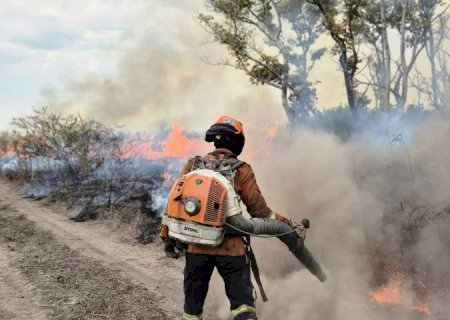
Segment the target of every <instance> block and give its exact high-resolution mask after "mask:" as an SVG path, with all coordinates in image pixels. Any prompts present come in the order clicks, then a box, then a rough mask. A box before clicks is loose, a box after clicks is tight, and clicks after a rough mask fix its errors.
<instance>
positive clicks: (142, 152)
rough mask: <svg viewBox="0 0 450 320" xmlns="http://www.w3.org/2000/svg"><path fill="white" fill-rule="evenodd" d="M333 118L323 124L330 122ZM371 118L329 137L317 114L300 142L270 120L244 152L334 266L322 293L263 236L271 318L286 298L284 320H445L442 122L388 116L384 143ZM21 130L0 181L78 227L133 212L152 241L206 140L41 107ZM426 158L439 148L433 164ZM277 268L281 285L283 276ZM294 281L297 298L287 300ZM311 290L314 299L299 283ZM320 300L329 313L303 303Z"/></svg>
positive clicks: (378, 123)
mask: <svg viewBox="0 0 450 320" xmlns="http://www.w3.org/2000/svg"><path fill="white" fill-rule="evenodd" d="M335 112H337V111H333V112H331V113H330V114H329V115H331V116H330V118H329V119H325V120H326V121H324V123H330V122H329V120H330V119H335V118H334V115H335ZM417 114H418V112H417V110H416V111H414V112H413V116H412V117H413V119H417ZM321 117H326V116H325V115H324V116H321ZM374 118H375V117H372V118H370V117H367V123H366V124H367V125H366V127H365V130H364V131H363V130H362V131H356V130H355V129H354V128H353V129H352V130H353V132H354V133H355V132H357V133H358V134H359V135H360V136H359V137H358V138H359V139H358V140H357V141H355V140H356V138H355V135H353V136H349V135H347V130H346V129H345V128H344V130H343V131H341V132H342V133H343V134H342V135H341V136H340V139H339V138H336V135H334V134H330V133H326V132H325V131H327V127H326V126H325V128H324V129H325V130H320V131H318V130H317V129H318V128H322V129H323V127H324V126H322V125H321V124H320V121H322V120H323V119H320V117H319V118H315V121H318V122H311V123H310V125H309V127H310V129H307V130H303V131H300V132H296V133H295V136H294V135H292V133H288V132H286V129H284V128H283V127H281V126H279V125H276V126H275V125H274V126H270V127H269V128H267V130H263V132H261V133H260V134H259V135H255V138H254V141H253V142H251V141H250V142H249V146H248V149H247V155H246V158H243V159H245V160H248V158H250V159H251V160H253V163H254V165H255V171H256V172H257V173H258V172H260V173H263V174H260V175H258V177H259V178H258V179H260V184H261V187H262V189H263V193H264V194H265V196H266V197H267V200H268V202H269V203H270V204H271V205H272V203H275V206H276V205H278V206H279V207H280V211H281V210H284V211H285V212H286V213H287V215H289V216H290V217H291V218H293V219H297V220H299V219H301V218H303V217H305V216H307V217H309V218H311V220H312V223H313V225H314V227H313V231H312V232H313V234H312V236H311V237H310V239H308V240H307V241H311V242H312V246H313V247H315V248H322V252H321V251H319V252H318V254H319V255H318V258H319V259H320V260H321V261H324V265H325V268H326V271H327V273H329V274H330V282H329V283H327V284H326V285H325V286H324V288H318V287H315V286H314V285H311V284H309V283H307V282H306V283H303V281H307V280H305V279H304V278H303V277H301V276H300V277H299V275H298V274H296V273H292V272H291V271H292V270H291V269H290V264H291V262H292V261H290V260H289V259H288V258H287V257H285V256H283V255H280V250H278V249H277V248H275V251H272V250H273V249H271V246H272V245H273V243H272V242H270V243H268V242H264V244H263V246H264V247H263V249H262V248H261V247H259V246H260V245H259V244H258V242H257V241H256V243H255V250H256V251H257V253H258V251H260V250H264V252H265V253H266V255H261V257H262V259H263V260H262V261H261V265H262V268H263V272H264V275H265V276H266V277H267V282H268V290H267V291H268V295H269V298H270V301H269V303H268V304H264V305H263V306H262V311H263V315H264V318H263V319H278V318H280V314H279V312H278V311H276V310H278V309H276V308H274V307H273V306H274V304H272V305H270V303H275V304H277V305H278V304H280V305H282V304H283V303H286V302H289V303H292V305H293V306H295V307H294V308H292V312H291V311H289V312H288V314H286V317H285V319H289V320H290V319H297V318H298V317H299V316H304V315H306V314H308V315H309V316H310V318H311V319H312V320H314V319H317V320H323V319H325V318H332V319H333V318H340V317H342V316H343V315H344V314H348V309H349V308H350V309H352V308H353V309H355V310H354V313H353V315H352V316H350V317H349V319H357V318H360V317H362V316H367V318H368V319H371V320H372V319H380V320H381V319H389V318H392V317H398V318H400V319H408V320H409V319H447V318H445V316H446V314H447V312H448V311H449V309H448V306H446V305H445V304H444V301H448V297H449V288H450V282H449V280H448V279H447V276H446V273H447V270H448V266H449V265H450V263H449V261H450V260H449V258H450V257H449V254H448V247H450V238H449V234H450V232H449V216H450V209H449V208H450V207H449V204H450V199H448V194H446V192H444V191H443V190H447V189H446V186H448V184H447V178H446V177H448V175H447V173H448V172H450V168H449V167H448V163H447V162H446V161H444V160H443V159H448V155H450V151H449V150H447V149H448V147H446V141H447V140H446V134H447V133H448V132H449V131H448V124H447V122H446V120H445V119H447V118H445V117H444V119H443V120H437V119H436V118H433V116H432V114H431V115H430V114H428V113H427V114H426V116H423V119H422V121H420V122H419V121H417V122H414V123H415V125H410V126H408V123H409V121H408V119H406V120H405V119H403V120H398V119H399V118H398V119H397V120H398V121H397V122H392V121H391V122H390V124H391V125H393V126H397V129H398V128H399V127H401V128H402V130H401V131H402V132H403V133H405V134H404V135H401V134H397V135H390V136H389V137H390V138H389V143H388V144H387V145H381V144H380V139H381V138H380V137H382V136H383V135H382V134H380V132H381V130H382V129H381V128H382V127H383V126H385V128H387V125H386V122H385V121H384V120H385V117H384V116H383V115H381V116H379V117H378V118H376V120H374ZM391 119H393V118H391ZM417 123H419V124H417ZM14 124H15V126H16V130H15V131H13V132H12V133H9V134H3V135H2V136H1V137H0V146H1V150H2V156H1V157H0V167H1V170H2V173H3V175H4V176H7V177H9V178H10V179H13V180H14V179H15V180H19V181H21V182H22V183H23V184H24V193H25V195H26V196H28V197H30V198H33V199H42V198H46V199H47V200H51V201H65V202H66V203H67V205H68V206H82V209H81V211H80V213H79V214H78V215H77V216H76V217H73V219H74V220H75V221H84V220H86V219H95V218H97V216H98V215H99V214H101V213H104V212H107V213H108V212H117V213H118V214H119V215H120V217H121V220H122V221H123V222H125V223H128V222H131V221H135V220H136V219H137V220H139V221H141V222H140V229H141V233H140V235H139V236H138V240H139V241H140V242H142V243H149V242H152V241H153V240H154V238H155V236H156V234H157V230H158V227H159V223H160V214H161V212H162V210H163V209H164V206H165V203H166V196H167V194H168V190H169V188H170V186H171V183H172V182H173V180H174V178H175V177H177V175H178V172H179V171H180V169H181V166H182V165H183V163H184V161H185V159H186V158H188V157H191V156H194V155H197V154H204V153H205V152H206V151H207V150H205V149H203V148H204V147H205V146H206V147H207V145H206V144H203V143H202V140H201V139H200V138H199V137H198V136H195V135H191V136H190V135H188V134H186V133H185V132H184V131H183V128H182V127H181V126H180V125H178V124H173V125H172V127H171V128H170V130H167V131H165V132H162V133H161V134H159V135H156V136H155V135H149V134H142V133H136V134H124V133H120V132H118V131H117V130H114V129H111V128H107V127H105V126H104V125H102V124H101V123H99V122H96V121H87V120H84V119H83V118H81V117H79V116H67V117H64V116H61V115H59V114H54V113H51V112H49V111H48V110H46V109H42V110H38V111H36V112H35V114H34V115H32V116H29V117H25V118H19V119H16V120H15V122H14ZM330 126H331V127H333V128H334V129H336V128H337V127H336V126H335V125H330ZM311 128H312V129H314V131H313V130H311ZM374 128H375V129H374ZM430 128H432V129H433V130H430ZM329 131H331V130H329ZM386 136H387V135H385V137H386ZM294 137H295V139H294ZM361 142H363V143H361ZM287 146H289V147H287ZM418 146H420V148H419V147H418ZM261 150H263V151H261ZM261 154H263V157H259V155H261ZM280 154H282V155H283V157H284V161H283V163H282V165H280V162H279V155H280ZM430 154H433V155H440V156H439V157H437V158H436V159H435V160H434V162H433V164H432V165H430V164H429V161H430ZM325 155H326V156H325ZM330 155H332V157H330ZM432 158H433V159H434V157H432ZM256 160H257V161H256ZM253 163H252V164H253ZM266 172H272V173H273V174H272V175H268V174H264V173H266ZM276 185H280V186H283V188H282V190H281V189H280V190H278V189H276V188H273V186H276ZM266 191H267V192H266ZM293 194H295V195H296V197H295V201H294V200H293V198H292V195H293ZM299 203H301V211H302V212H299V211H298V210H299ZM275 206H274V207H275ZM308 212H311V213H312V214H311V215H307V214H308ZM314 230H317V231H314ZM314 232H318V233H317V234H314ZM258 249H259V250H258ZM261 252H262V251H261ZM337 253H338V254H337ZM275 254H276V255H277V256H279V257H280V259H277V261H276V262H275V263H270V264H267V263H265V262H264V259H266V258H265V257H264V256H267V257H273V255H275ZM271 262H274V261H273V260H272V259H271ZM294 264H295V266H297V263H295V262H294V263H292V265H294ZM327 268H328V270H327ZM358 272H361V275H356V276H355V274H356V273H358ZM280 275H282V277H283V279H282V280H277V279H279V277H280ZM284 281H285V282H284ZM292 283H296V284H299V285H296V286H295V287H292V285H291V284H292ZM349 287H350V288H351V289H350V290H349ZM286 288H289V290H288V291H289V297H287V298H286V300H282V301H279V299H281V297H283V296H284V295H283V292H285V291H286ZM297 288H298V289H297ZM304 288H309V292H308V293H309V294H308V295H305V292H304V291H299V292H298V294H297V293H296V291H295V290H300V289H302V290H304ZM346 290H347V291H348V292H347V293H345V294H344V292H346ZM336 292H339V295H337V294H336ZM291 294H292V296H291ZM300 295H302V299H300V300H298V299H295V300H292V297H293V296H296V297H298V296H300ZM342 297H344V298H342ZM330 301H332V303H331V302H330ZM325 302H327V303H328V304H327V307H326V308H321V309H320V310H319V311H317V312H312V311H308V310H310V309H311V308H314V307H315V306H318V305H321V304H323V303H325ZM301 310H304V311H301ZM302 312H305V313H302Z"/></svg>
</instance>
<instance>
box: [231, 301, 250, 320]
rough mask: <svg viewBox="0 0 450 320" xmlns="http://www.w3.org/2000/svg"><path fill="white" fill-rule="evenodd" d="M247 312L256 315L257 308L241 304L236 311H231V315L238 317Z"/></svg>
mask: <svg viewBox="0 0 450 320" xmlns="http://www.w3.org/2000/svg"><path fill="white" fill-rule="evenodd" d="M246 312H254V313H256V308H254V307H252V306H249V305H247V304H241V305H240V306H239V307H237V308H236V309H233V310H231V313H232V314H233V317H237V316H238V315H240V314H242V313H246Z"/></svg>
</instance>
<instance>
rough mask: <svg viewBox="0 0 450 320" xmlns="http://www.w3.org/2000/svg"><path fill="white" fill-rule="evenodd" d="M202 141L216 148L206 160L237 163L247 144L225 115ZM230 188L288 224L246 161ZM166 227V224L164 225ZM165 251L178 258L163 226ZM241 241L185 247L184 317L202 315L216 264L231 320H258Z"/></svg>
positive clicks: (253, 209) (251, 207)
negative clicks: (269, 204) (262, 190)
mask: <svg viewBox="0 0 450 320" xmlns="http://www.w3.org/2000/svg"><path fill="white" fill-rule="evenodd" d="M205 140H206V141H207V142H213V143H214V147H215V150H214V151H212V152H211V153H209V154H208V155H207V157H209V158H216V159H223V158H224V159H227V160H228V161H230V162H231V161H236V160H237V156H239V155H240V154H241V152H242V149H243V147H244V144H245V137H244V130H243V126H242V123H241V122H239V121H237V120H235V119H233V118H230V117H227V116H222V117H220V118H219V119H218V120H217V121H216V123H214V124H213V125H212V126H211V127H210V128H209V130H208V131H207V132H206V136H205ZM192 165H193V163H192V160H191V161H189V162H187V163H186V165H185V166H184V168H183V170H182V172H181V175H184V174H187V173H188V172H190V171H191V168H192ZM234 189H235V191H236V193H237V194H238V195H239V196H240V198H241V200H242V202H243V203H244V204H245V206H246V208H247V212H248V213H249V214H250V215H251V216H252V217H255V218H271V219H276V220H280V221H282V222H284V223H287V224H290V220H289V219H287V218H285V217H283V216H282V215H280V214H278V213H274V212H273V211H272V210H271V209H270V208H269V207H268V206H267V204H266V201H265V200H264V197H263V196H262V194H261V191H260V189H259V187H258V184H257V183H256V179H255V174H254V172H253V170H252V168H251V166H250V165H248V164H246V163H244V164H243V165H241V166H240V167H239V168H238V169H237V170H236V174H235V177H234ZM163 229H164V227H163ZM161 234H162V237H163V239H165V252H166V254H167V255H168V256H170V257H177V253H176V252H175V242H174V241H171V239H167V230H166V231H164V230H162V233H161ZM244 241H245V239H244V238H243V237H242V236H241V235H233V234H226V235H225V238H224V240H223V242H222V244H221V245H220V246H218V247H206V246H200V245H194V244H189V245H187V250H186V265H185V268H184V313H183V316H182V319H183V320H197V319H202V312H203V304H204V302H205V298H206V295H207V292H208V285H209V281H210V278H211V275H212V273H213V271H214V268H217V271H218V272H219V274H220V276H221V277H222V278H223V281H224V283H225V291H226V295H227V297H228V299H229V301H230V309H231V313H232V315H233V317H234V319H235V320H249V319H256V309H255V300H254V297H253V285H252V282H251V275H250V272H251V268H250V265H249V263H248V259H247V258H246V246H245V243H244Z"/></svg>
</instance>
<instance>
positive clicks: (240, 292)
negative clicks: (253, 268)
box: [182, 253, 256, 320]
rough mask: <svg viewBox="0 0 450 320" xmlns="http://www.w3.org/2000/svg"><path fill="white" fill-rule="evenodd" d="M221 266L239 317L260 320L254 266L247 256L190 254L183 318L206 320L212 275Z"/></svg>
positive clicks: (231, 302) (187, 262)
mask: <svg viewBox="0 0 450 320" xmlns="http://www.w3.org/2000/svg"><path fill="white" fill-rule="evenodd" d="M214 268H217V271H218V272H219V274H220V276H221V277H222V279H223V281H224V283H225V293H226V295H227V297H228V300H229V301H230V309H231V312H232V314H233V317H234V319H235V320H256V310H255V300H254V298H253V285H252V282H251V276H250V265H249V263H248V262H247V258H246V257H245V256H239V257H231V256H214V255H205V254H195V253H187V254H186V266H185V268H184V314H183V318H182V319H202V316H201V315H202V312H203V305H204V303H205V298H206V295H207V293H208V286H209V281H210V279H211V275H212V273H213V271H214Z"/></svg>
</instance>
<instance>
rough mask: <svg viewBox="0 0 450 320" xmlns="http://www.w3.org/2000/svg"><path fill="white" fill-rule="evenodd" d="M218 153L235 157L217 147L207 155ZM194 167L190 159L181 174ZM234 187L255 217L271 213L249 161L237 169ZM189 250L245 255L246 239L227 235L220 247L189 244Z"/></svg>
mask: <svg viewBox="0 0 450 320" xmlns="http://www.w3.org/2000/svg"><path fill="white" fill-rule="evenodd" d="M216 155H218V157H219V158H223V157H224V156H226V155H228V156H229V157H230V158H234V159H235V157H234V155H232V153H231V151H229V150H227V149H216V150H214V151H213V152H211V153H209V154H208V155H207V157H210V158H215V157H216ZM191 169H192V161H188V162H187V163H186V164H185V166H184V168H183V170H182V171H181V175H180V176H182V175H184V174H187V173H188V172H190V171H191ZM234 189H235V191H236V193H237V194H238V195H239V196H240V197H241V200H242V202H243V203H244V204H245V206H246V208H247V212H248V213H249V214H250V215H251V216H252V217H255V218H266V217H268V216H270V215H271V213H272V210H270V208H269V207H268V206H267V204H266V200H265V199H264V197H263V196H262V194H261V191H260V190H259V187H258V184H257V183H256V178H255V174H254V172H253V169H252V167H251V166H250V165H248V164H247V163H245V164H243V165H241V166H240V167H239V168H238V169H237V170H236V175H235V177H234ZM187 252H189V253H201V254H210V255H218V256H243V255H244V254H245V247H244V241H243V240H242V237H241V236H231V235H230V236H225V239H224V240H223V242H222V244H221V245H220V246H218V247H205V246H199V245H193V244H189V245H188V249H187Z"/></svg>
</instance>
